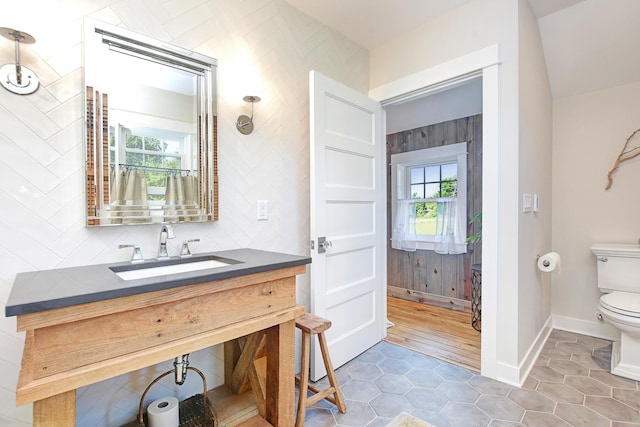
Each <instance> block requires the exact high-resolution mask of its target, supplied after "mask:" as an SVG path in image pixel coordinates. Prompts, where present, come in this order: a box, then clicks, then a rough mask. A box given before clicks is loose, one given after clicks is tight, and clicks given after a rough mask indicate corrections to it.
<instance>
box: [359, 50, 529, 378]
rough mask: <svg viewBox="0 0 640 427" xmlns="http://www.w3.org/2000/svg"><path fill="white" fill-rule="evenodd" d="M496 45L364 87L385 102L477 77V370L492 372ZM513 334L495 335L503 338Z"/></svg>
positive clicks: (496, 173)
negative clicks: (479, 194)
mask: <svg viewBox="0 0 640 427" xmlns="http://www.w3.org/2000/svg"><path fill="white" fill-rule="evenodd" d="M499 65H500V49H499V45H493V46H489V47H486V48H484V49H480V50H477V51H475V52H472V53H469V54H467V55H464V56H461V57H459V58H456V59H454V60H451V61H448V62H445V63H442V64H439V65H437V66H434V67H431V68H428V69H426V70H423V71H420V72H418V73H415V74H412V75H409V76H406V77H403V78H401V79H399V80H395V81H393V82H390V83H387V84H385V85H382V86H379V87H377V88H374V89H371V90H370V91H369V96H370V97H371V98H373V99H375V100H377V101H380V102H381V103H382V106H383V107H385V106H390V105H393V104H396V103H400V102H406V101H410V100H412V99H415V98H419V97H422V96H424V95H425V94H429V93H430V92H435V91H439V90H442V89H443V88H446V87H447V86H450V85H452V84H456V83H459V82H461V81H464V80H467V79H470V78H474V77H478V76H481V77H482V142H483V153H482V158H483V165H482V174H483V176H482V212H483V216H482V235H483V238H482V240H481V243H482V336H481V354H480V357H481V367H480V373H481V374H482V375H483V376H486V377H489V378H497V375H498V372H497V371H498V358H497V348H498V344H499V343H498V335H497V330H498V327H497V325H498V308H497V305H498V274H499V265H498V258H499V257H498V249H499V248H498V239H499V235H498V218H499V212H498V211H499V200H500V194H499V183H500V182H499V168H496V167H495V166H493V167H492V166H490V165H498V164H499V154H500V120H499V118H500V99H499V96H500V91H499V88H500V74H499ZM515 338H516V337H501V338H500V342H505V341H508V340H510V339H515Z"/></svg>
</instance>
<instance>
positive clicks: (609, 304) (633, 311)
mask: <svg viewBox="0 0 640 427" xmlns="http://www.w3.org/2000/svg"><path fill="white" fill-rule="evenodd" d="M600 306H601V307H602V308H605V309H607V310H609V311H612V312H614V313H617V314H620V315H623V316H629V317H637V318H640V294H636V293H631V292H622V291H615V292H611V293H609V294H605V295H603V296H602V297H600Z"/></svg>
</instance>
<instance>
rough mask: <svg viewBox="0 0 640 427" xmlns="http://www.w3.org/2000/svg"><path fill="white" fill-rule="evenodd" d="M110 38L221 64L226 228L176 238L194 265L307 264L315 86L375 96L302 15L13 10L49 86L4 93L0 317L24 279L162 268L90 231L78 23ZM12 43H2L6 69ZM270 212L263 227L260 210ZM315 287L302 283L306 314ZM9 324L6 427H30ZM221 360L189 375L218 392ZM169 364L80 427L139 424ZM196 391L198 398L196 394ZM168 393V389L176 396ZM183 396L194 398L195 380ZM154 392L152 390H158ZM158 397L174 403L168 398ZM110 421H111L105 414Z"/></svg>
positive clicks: (84, 417) (342, 49) (2, 327)
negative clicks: (129, 262) (141, 37)
mask: <svg viewBox="0 0 640 427" xmlns="http://www.w3.org/2000/svg"><path fill="white" fill-rule="evenodd" d="M84 16H91V17H93V18H95V19H99V20H103V21H106V22H109V23H111V24H116V25H120V26H122V27H126V28H128V29H130V30H133V31H136V32H139V33H143V34H145V35H147V36H152V37H156V38H158V39H161V40H163V41H168V42H172V43H174V44H177V45H180V46H182V47H185V48H189V49H194V50H196V51H199V52H201V53H203V54H206V55H210V56H213V57H215V58H217V59H218V60H219V64H220V67H219V96H220V97H219V99H218V108H219V165H220V221H219V222H217V223H215V224H179V225H176V227H175V233H176V239H174V240H172V241H170V242H169V246H170V252H171V253H176V252H177V251H178V249H179V245H180V243H181V241H182V240H184V239H188V238H194V237H199V238H200V239H201V242H200V243H198V244H194V245H193V250H194V252H203V251H210V250H221V249H230V248H238V247H252V248H257V249H266V250H274V251H281V252H287V253H294V254H301V255H305V254H308V242H309V231H308V227H309V198H308V186H309V149H308V146H309V124H308V123H309V119H308V72H309V70H310V69H316V70H318V71H320V72H322V73H323V74H325V75H328V76H329V77H332V78H334V79H336V80H338V81H341V82H343V83H345V84H347V85H349V86H351V87H353V88H355V89H356V90H359V91H362V92H365V91H366V90H367V89H368V80H369V75H368V66H369V58H368V52H367V51H366V50H365V49H364V48H362V47H360V46H358V45H356V44H354V43H353V42H351V41H349V40H347V39H345V38H344V37H343V36H341V35H339V34H337V33H335V32H334V31H332V30H329V29H328V28H327V27H325V26H323V25H321V24H319V23H318V22H316V21H314V20H311V19H310V18H308V17H306V16H305V15H302V14H301V13H300V12H298V11H297V10H296V9H293V8H292V7H291V6H289V5H288V4H287V3H285V2H284V1H282V0H246V1H242V2H236V1H233V2H231V1H226V0H191V1H164V2H141V1H139V0H96V1H91V2H89V1H86V0H67V1H63V2H51V1H47V0H23V1H21V2H18V3H11V4H10V5H5V7H3V10H2V18H3V24H2V25H5V26H9V27H12V28H16V29H19V30H22V31H25V32H28V33H30V34H32V35H33V36H34V37H35V38H36V40H37V42H36V43H35V44H33V45H25V46H22V49H21V62H22V63H23V64H24V65H25V66H27V67H29V68H31V69H32V70H34V71H35V72H36V74H37V75H38V76H39V78H40V80H41V84H42V86H41V87H40V89H39V90H38V91H37V92H36V93H35V94H33V95H29V96H18V95H15V94H12V93H10V92H8V91H6V90H4V89H0V147H2V156H0V176H1V177H2V179H0V206H1V208H0V233H1V235H2V236H3V238H2V239H1V240H0V303H1V305H2V308H4V305H5V303H6V301H7V299H8V297H9V292H10V290H11V286H12V283H13V280H14V278H15V275H16V274H17V273H18V272H22V271H31V270H41V269H51V268H57V267H67V266H77V265H84V264H96V263H105V262H113V261H122V260H125V259H127V258H128V257H129V253H128V252H127V253H125V251H119V250H118V249H117V245H118V244H119V243H138V244H140V245H141V247H142V251H143V253H144V254H145V256H147V257H152V256H154V255H155V252H156V250H157V247H156V246H157V242H158V233H159V228H157V227H155V226H133V227H116V228H100V229H95V228H94V229H88V228H85V226H84V223H85V218H84V211H85V209H84V208H83V203H84V200H85V199H84V197H85V196H84V190H83V188H84V178H83V173H84V154H83V141H82V126H83V118H82V114H83V96H82V68H81V67H82V55H81V48H82V45H81V35H82V19H83V17H84ZM13 60H14V58H13V43H12V42H10V41H9V40H7V39H5V38H0V61H1V63H2V64H5V63H10V62H12V61H13ZM245 95H259V96H260V97H262V101H261V102H260V103H258V104H256V106H255V122H256V126H257V128H256V130H255V131H254V133H253V134H252V135H250V136H242V135H240V134H239V133H238V132H237V131H236V130H235V126H234V123H235V120H236V118H237V116H238V115H239V114H247V113H248V112H249V106H248V104H246V103H245V102H243V101H242V97H243V96H245ZM258 199H266V200H269V208H270V209H269V211H270V212H269V214H270V216H269V220H268V221H260V222H258V221H256V218H255V216H256V214H255V212H256V208H255V203H256V200H258ZM308 282H309V281H308V277H307V276H303V277H302V278H301V279H300V280H299V281H298V290H299V301H300V302H302V303H306V302H308V298H309V296H308V284H309V283H308ZM15 330H16V322H15V318H1V319H0V349H2V350H0V375H2V377H3V378H4V381H2V383H1V384H0V425H3V426H4V425H6V426H9V425H11V426H22V425H30V424H31V405H25V406H22V407H19V408H16V407H15V404H14V402H15V386H16V383H17V375H18V368H19V366H20V357H21V353H22V345H23V339H24V337H23V334H19V333H16V332H15ZM220 359H221V354H220V347H216V348H215V349H208V350H203V351H201V352H198V353H197V354H194V355H192V358H191V361H192V365H193V366H196V367H198V368H200V369H201V370H203V371H205V372H206V373H207V382H208V383H209V385H211V386H216V385H218V384H220V382H221V372H222V369H221V368H222V366H221V363H220ZM170 368H171V361H168V363H167V364H164V365H163V366H154V367H150V368H148V369H145V370H141V371H138V372H134V373H132V374H130V375H124V376H122V377H118V378H115V379H113V380H110V381H104V382H101V383H98V384H96V385H93V386H89V387H85V388H83V389H81V390H79V391H78V425H80V426H102V425H104V426H110V425H120V424H121V423H124V422H128V421H131V420H133V419H134V417H135V415H134V414H135V412H137V405H138V401H139V398H140V395H141V393H142V390H143V389H144V387H145V386H146V385H147V384H148V383H149V382H150V381H151V379H153V378H154V377H155V376H156V375H158V374H159V373H161V372H163V371H165V370H168V369H170ZM190 380H193V381H192V383H191V384H189V381H190ZM170 383H171V381H169V382H168V384H170ZM184 387H185V388H186V390H185V389H182V391H181V392H180V393H181V394H182V395H187V396H188V395H190V394H192V392H193V391H195V392H197V391H198V388H199V387H200V384H199V380H197V377H193V378H190V379H188V380H187V384H185V386H184ZM152 390H153V389H152ZM156 393H157V394H156V396H158V395H160V394H161V393H165V394H166V393H172V391H168V390H167V389H164V390H163V389H160V390H159V391H157V392H156ZM108 408H111V409H110V410H108Z"/></svg>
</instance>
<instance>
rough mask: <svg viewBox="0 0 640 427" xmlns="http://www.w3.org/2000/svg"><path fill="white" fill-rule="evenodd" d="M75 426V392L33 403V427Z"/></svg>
mask: <svg viewBox="0 0 640 427" xmlns="http://www.w3.org/2000/svg"><path fill="white" fill-rule="evenodd" d="M75 425H76V391H75V390H71V391H67V392H65V393H60V394H56V395H55V396H51V397H47V398H46V399H42V400H36V401H35V402H33V427H45V426H47V427H49V426H50V427H53V426H55V427H58V426H59V427H64V426H69V427H73V426H75Z"/></svg>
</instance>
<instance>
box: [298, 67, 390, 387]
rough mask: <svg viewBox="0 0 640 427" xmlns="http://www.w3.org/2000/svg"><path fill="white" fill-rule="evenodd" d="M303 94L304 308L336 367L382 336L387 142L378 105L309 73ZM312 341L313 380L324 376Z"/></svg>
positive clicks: (384, 310) (384, 294)
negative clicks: (306, 134) (306, 171)
mask: <svg viewBox="0 0 640 427" xmlns="http://www.w3.org/2000/svg"><path fill="white" fill-rule="evenodd" d="M309 88H310V94H309V96H310V108H311V111H310V116H311V190H310V191H311V239H312V240H313V241H314V249H312V251H311V254H312V263H311V307H310V310H311V312H312V313H314V314H316V315H318V316H321V317H324V318H326V319H329V320H330V321H331V322H332V326H331V328H330V329H329V330H328V331H327V332H326V333H325V334H326V337H327V341H328V344H329V352H330V354H331V361H332V363H333V365H334V368H337V367H339V366H341V365H343V364H344V363H346V362H348V361H349V360H351V359H353V358H354V357H356V356H357V355H359V354H360V353H362V352H363V351H365V350H366V349H368V348H370V347H371V346H373V345H374V344H376V343H377V342H379V341H380V340H382V338H384V336H385V334H386V320H385V319H386V300H385V296H386V244H385V236H386V206H385V203H386V177H385V165H384V163H385V158H386V152H385V150H386V148H385V147H386V144H385V140H384V138H383V132H382V107H381V105H380V103H378V102H377V101H374V100H372V99H370V98H368V97H367V96H365V95H363V94H362V93H359V92H356V91H355V90H353V89H351V88H349V87H347V86H344V85H342V84H340V83H338V82H336V81H333V80H331V79H329V78H328V77H325V76H323V75H322V74H319V73H317V72H315V71H311V73H310V75H309ZM323 242H324V243H323ZM314 341H315V345H314V348H312V350H311V379H312V380H314V381H315V380H318V379H319V378H322V377H323V376H324V375H325V374H326V372H325V370H324V366H323V362H322V355H321V353H320V350H319V347H318V343H317V340H314Z"/></svg>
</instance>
